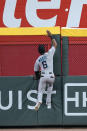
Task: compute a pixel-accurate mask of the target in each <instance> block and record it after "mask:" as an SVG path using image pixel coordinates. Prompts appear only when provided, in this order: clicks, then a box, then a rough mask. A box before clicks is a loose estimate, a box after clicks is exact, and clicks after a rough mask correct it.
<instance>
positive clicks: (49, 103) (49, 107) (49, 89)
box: [46, 78, 54, 109]
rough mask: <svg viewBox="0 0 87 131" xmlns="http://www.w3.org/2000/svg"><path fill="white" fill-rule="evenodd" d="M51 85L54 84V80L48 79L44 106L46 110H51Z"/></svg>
mask: <svg viewBox="0 0 87 131" xmlns="http://www.w3.org/2000/svg"><path fill="white" fill-rule="evenodd" d="M53 83H54V78H50V79H48V88H47V99H46V104H47V108H48V109H51V94H52V90H53Z"/></svg>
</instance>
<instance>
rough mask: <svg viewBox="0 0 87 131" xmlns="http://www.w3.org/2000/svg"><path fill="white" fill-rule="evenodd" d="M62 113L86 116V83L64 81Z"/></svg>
mask: <svg viewBox="0 0 87 131" xmlns="http://www.w3.org/2000/svg"><path fill="white" fill-rule="evenodd" d="M73 87H75V88H73ZM85 87H86V88H85ZM72 89H73V90H72ZM82 89H83V91H82ZM76 90H78V91H76ZM72 94H73V97H72ZM72 103H73V105H71V104H72ZM71 106H72V107H71ZM79 109H80V110H79ZM64 113H65V116H87V83H66V84H65V85H64Z"/></svg>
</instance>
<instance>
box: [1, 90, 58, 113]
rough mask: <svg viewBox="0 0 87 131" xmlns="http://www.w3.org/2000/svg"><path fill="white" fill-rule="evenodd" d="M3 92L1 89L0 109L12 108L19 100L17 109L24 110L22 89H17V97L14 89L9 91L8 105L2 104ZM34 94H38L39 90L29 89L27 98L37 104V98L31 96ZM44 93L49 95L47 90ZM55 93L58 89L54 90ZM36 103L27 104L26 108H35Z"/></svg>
mask: <svg viewBox="0 0 87 131" xmlns="http://www.w3.org/2000/svg"><path fill="white" fill-rule="evenodd" d="M1 94H2V92H1V91H0V110H4V111H6V110H10V109H11V108H12V106H13V104H14V102H15V101H17V102H18V107H17V109H18V110H22V109H23V98H22V97H23V92H22V90H18V91H17V95H18V98H15V99H14V97H13V96H14V91H12V90H9V91H8V105H7V106H6V105H3V104H2V103H3V99H4V98H2V95H1ZM5 94H6V92H5ZM32 94H37V90H30V91H28V92H27V100H28V101H31V102H32V103H35V105H36V103H37V99H36V98H34V97H32V96H31V95H32ZM44 94H46V95H47V91H45V92H44ZM53 94H54V95H55V94H56V91H52V93H51V96H52V95H53ZM35 105H34V106H31V105H26V108H27V109H30V110H33V109H34V108H35Z"/></svg>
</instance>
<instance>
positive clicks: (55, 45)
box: [46, 30, 57, 48]
mask: <svg viewBox="0 0 87 131" xmlns="http://www.w3.org/2000/svg"><path fill="white" fill-rule="evenodd" d="M46 32H47V35H48V37H50V38H51V40H52V44H53V46H54V47H55V48H56V47H57V42H56V40H55V39H54V38H53V36H52V34H51V32H50V31H49V30H47V31H46Z"/></svg>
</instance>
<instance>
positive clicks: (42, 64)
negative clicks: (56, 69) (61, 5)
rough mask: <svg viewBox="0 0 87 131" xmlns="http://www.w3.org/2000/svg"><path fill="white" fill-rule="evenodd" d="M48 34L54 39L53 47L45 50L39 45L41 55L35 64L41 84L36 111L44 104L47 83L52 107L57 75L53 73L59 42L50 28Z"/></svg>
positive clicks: (48, 96) (49, 106)
mask: <svg viewBox="0 0 87 131" xmlns="http://www.w3.org/2000/svg"><path fill="white" fill-rule="evenodd" d="M47 35H48V36H49V37H50V38H51V40H52V47H51V48H50V49H49V50H48V52H45V48H44V46H43V45H39V47H38V52H39V53H40V56H39V57H38V58H37V60H36V62H35V65H34V72H35V75H36V78H37V79H38V78H39V77H40V81H39V86H38V98H37V104H36V106H35V110H36V111H37V110H38V109H39V107H40V105H41V104H42V98H43V93H44V91H45V88H46V85H47V99H46V104H47V108H48V109H51V92H52V89H53V83H54V80H55V76H54V73H53V56H54V53H55V49H56V47H57V42H56V40H55V39H54V38H53V36H52V34H51V32H50V31H48V30H47ZM39 69H41V76H40V75H39Z"/></svg>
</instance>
